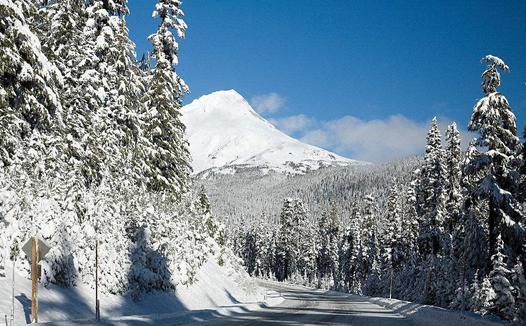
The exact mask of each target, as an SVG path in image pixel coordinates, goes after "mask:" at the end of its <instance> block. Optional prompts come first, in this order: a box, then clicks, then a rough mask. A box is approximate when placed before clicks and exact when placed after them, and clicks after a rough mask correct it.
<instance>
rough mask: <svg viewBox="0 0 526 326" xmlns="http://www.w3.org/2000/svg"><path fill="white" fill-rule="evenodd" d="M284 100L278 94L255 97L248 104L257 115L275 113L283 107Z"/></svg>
mask: <svg viewBox="0 0 526 326" xmlns="http://www.w3.org/2000/svg"><path fill="white" fill-rule="evenodd" d="M285 102H286V99H285V98H284V97H282V96H281V95H279V94H278V93H268V94H262V95H256V96H254V97H252V98H251V99H250V104H251V105H252V107H253V108H254V110H256V111H257V112H258V113H261V114H265V113H270V114H272V113H276V112H278V111H279V110H281V109H282V108H284V107H285Z"/></svg>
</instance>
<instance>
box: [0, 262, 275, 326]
mask: <svg viewBox="0 0 526 326" xmlns="http://www.w3.org/2000/svg"><path fill="white" fill-rule="evenodd" d="M11 274H12V269H11V268H9V267H8V268H7V270H6V275H7V277H6V278H0V318H1V319H2V320H9V318H10V314H11ZM15 298H16V299H15V320H16V323H15V324H16V325H21V324H26V323H29V321H30V314H31V281H30V280H28V279H26V278H24V277H23V276H22V274H18V273H17V274H16V291H15ZM38 298H39V310H38V311H39V322H41V323H53V324H54V325H55V324H62V323H63V324H67V325H71V324H72V321H78V322H81V321H82V322H85V321H90V320H93V319H94V307H95V303H94V302H95V292H94V290H93V289H92V288H90V287H88V286H85V285H80V286H78V287H75V288H70V289H65V288H60V287H57V286H53V285H50V286H49V287H48V288H45V287H43V286H42V285H39V290H38ZM100 300H101V318H102V319H103V320H106V321H111V322H112V324H113V323H115V322H117V323H119V324H120V323H122V324H129V323H137V324H140V323H144V322H150V323H152V322H154V323H156V324H158V323H162V321H167V320H169V319H176V320H178V321H181V319H183V318H184V319H188V320H189V321H192V320H197V319H207V318H214V317H215V315H216V313H217V312H220V313H221V314H223V315H224V314H228V313H229V311H232V309H234V311H235V310H236V309H237V310H244V309H246V308H247V307H249V308H250V309H251V310H253V309H258V307H260V306H262V304H263V302H264V301H265V302H267V305H275V304H279V303H280V302H281V300H279V299H276V298H275V297H273V298H272V297H268V296H266V295H265V290H263V289H262V288H260V287H258V286H257V283H256V282H255V281H254V280H252V279H251V278H249V277H248V275H247V274H246V273H245V272H244V271H242V270H239V269H237V268H236V267H232V266H231V265H229V266H219V265H218V264H217V263H216V261H215V260H214V259H210V260H209V261H208V262H207V263H205V264H204V265H203V267H202V268H201V270H200V271H199V273H198V275H197V282H196V283H194V284H192V285H190V286H188V287H185V286H179V287H178V288H177V291H176V293H175V294H170V293H154V294H147V295H145V296H144V298H143V299H142V300H141V301H139V302H134V301H133V300H131V298H130V297H128V296H121V295H111V294H104V295H101V296H100ZM60 322H62V323H60Z"/></svg>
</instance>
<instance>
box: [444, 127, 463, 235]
mask: <svg viewBox="0 0 526 326" xmlns="http://www.w3.org/2000/svg"><path fill="white" fill-rule="evenodd" d="M446 142H447V148H446V167H447V189H446V210H447V214H448V216H447V222H446V230H447V231H448V232H449V234H452V233H453V232H454V230H455V229H456V228H457V227H458V224H459V221H458V220H459V218H460V209H461V206H462V189H461V178H462V167H461V161H462V150H461V148H460V133H459V132H458V129H457V125H456V123H454V122H453V123H452V124H451V125H449V126H448V127H447V131H446Z"/></svg>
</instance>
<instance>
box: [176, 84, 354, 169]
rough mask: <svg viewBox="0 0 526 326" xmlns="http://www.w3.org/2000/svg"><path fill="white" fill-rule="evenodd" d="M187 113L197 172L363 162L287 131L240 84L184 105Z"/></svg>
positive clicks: (296, 167) (306, 166) (306, 167)
mask: <svg viewBox="0 0 526 326" xmlns="http://www.w3.org/2000/svg"><path fill="white" fill-rule="evenodd" d="M182 113H183V116H182V121H183V122H184V124H185V125H186V128H187V129H186V131H187V137H188V141H189V142H190V153H191V155H192V158H193V164H192V166H193V169H194V173H199V172H202V171H204V170H207V169H210V168H218V167H228V166H243V167H258V168H259V167H263V168H269V169H271V170H275V171H279V172H285V173H305V172H306V171H307V170H316V169H319V168H320V167H323V166H328V165H350V164H357V163H360V162H358V161H354V160H351V159H348V158H345V157H342V156H339V155H337V154H334V153H331V152H329V151H326V150H324V149H321V148H318V147H315V146H312V145H308V144H304V143H302V142H300V141H298V140H296V139H294V138H292V137H290V136H288V135H286V134H284V133H283V132H281V131H279V130H278V129H276V128H275V127H274V126H273V125H272V124H270V123H269V122H268V121H267V120H265V119H264V118H262V117H261V116H260V115H259V114H257V113H256V112H255V111H254V110H253V109H252V107H251V106H250V104H248V102H247V101H246V100H245V99H244V98H243V97H242V96H241V95H240V94H239V93H237V92H236V91H235V90H229V91H217V92H214V93H212V94H209V95H205V96H202V97H201V98H199V99H197V100H194V101H193V102H192V103H190V104H188V105H186V106H185V107H183V109H182ZM227 171H228V172H227V173H231V172H232V171H233V170H232V169H227ZM234 171H235V169H234Z"/></svg>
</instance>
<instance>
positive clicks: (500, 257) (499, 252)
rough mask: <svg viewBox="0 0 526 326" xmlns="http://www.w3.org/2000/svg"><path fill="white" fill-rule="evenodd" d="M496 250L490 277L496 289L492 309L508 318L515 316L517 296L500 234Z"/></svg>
mask: <svg viewBox="0 0 526 326" xmlns="http://www.w3.org/2000/svg"><path fill="white" fill-rule="evenodd" d="M496 246H497V247H496V252H495V254H494V255H492V256H491V266H492V269H491V272H490V273H489V277H490V280H491V286H492V287H493V290H494V291H495V299H494V300H492V301H491V306H490V311H491V312H493V313H495V314H496V315H498V316H500V317H501V318H503V319H506V320H513V319H514V318H515V310H514V306H515V298H514V296H513V292H512V291H513V287H512V286H511V283H510V281H509V279H508V278H509V276H510V274H511V271H510V270H509V269H508V268H507V262H506V260H507V257H506V255H504V243H503V241H502V238H501V236H500V234H499V235H498V236H497V243H496Z"/></svg>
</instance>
